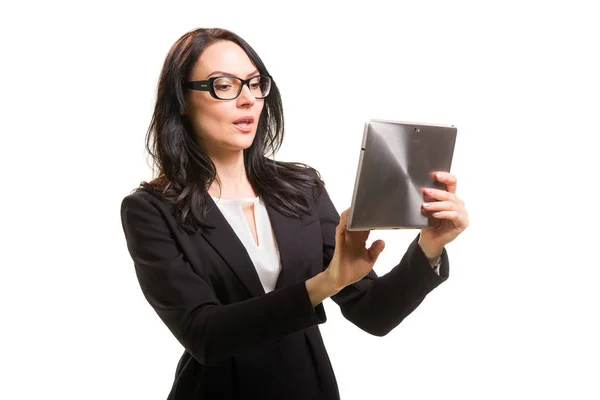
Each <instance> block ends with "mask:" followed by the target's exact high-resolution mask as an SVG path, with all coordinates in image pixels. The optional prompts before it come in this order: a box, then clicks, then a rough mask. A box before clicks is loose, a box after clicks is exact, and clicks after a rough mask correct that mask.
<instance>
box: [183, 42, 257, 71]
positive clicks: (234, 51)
mask: <svg viewBox="0 0 600 400" xmlns="http://www.w3.org/2000/svg"><path fill="white" fill-rule="evenodd" d="M255 70H256V67H255V66H254V64H253V63H252V60H250V58H249V57H248V55H247V54H246V52H245V51H244V50H243V49H242V48H241V47H240V46H238V45H237V44H235V43H233V42H230V41H226V40H221V41H218V42H215V43H212V44H210V45H209V46H207V47H206V49H204V51H203V52H202V54H201V55H200V58H198V62H196V65H195V66H194V68H193V70H192V76H193V78H194V79H205V78H206V77H208V75H210V74H211V73H212V72H214V71H223V72H227V73H230V74H233V75H235V76H239V77H245V76H247V75H248V74H250V73H252V72H253V71H255Z"/></svg>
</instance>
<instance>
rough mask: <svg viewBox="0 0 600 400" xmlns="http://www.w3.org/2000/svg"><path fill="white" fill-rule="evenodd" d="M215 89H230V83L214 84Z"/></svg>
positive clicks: (221, 90)
mask: <svg viewBox="0 0 600 400" xmlns="http://www.w3.org/2000/svg"><path fill="white" fill-rule="evenodd" d="M214 87H215V90H218V91H220V92H225V91H227V90H229V89H231V85H227V84H219V85H214Z"/></svg>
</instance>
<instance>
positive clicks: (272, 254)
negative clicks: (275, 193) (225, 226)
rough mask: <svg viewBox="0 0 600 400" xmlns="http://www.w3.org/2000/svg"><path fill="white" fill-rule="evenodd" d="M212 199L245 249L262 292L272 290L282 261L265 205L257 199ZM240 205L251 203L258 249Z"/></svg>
mask: <svg viewBox="0 0 600 400" xmlns="http://www.w3.org/2000/svg"><path fill="white" fill-rule="evenodd" d="M211 197H212V196H211ZM212 199H213V200H214V201H215V204H216V205H217V207H219V209H220V210H221V213H222V214H223V215H224V216H225V219H226V220H227V222H229V225H231V227H232V228H233V230H234V232H235V233H236V235H237V236H238V238H239V239H240V241H241V242H242V244H243V245H244V247H245V248H246V251H247V252H248V255H249V256H250V259H251V260H252V263H253V264H254V267H255V268H256V272H257V273H258V277H259V278H260V282H261V283H262V285H263V288H264V289H265V293H269V292H271V291H273V290H274V289H275V284H276V283H277V278H278V277H279V273H280V271H281V260H280V258H279V249H278V247H277V241H276V239H275V234H274V233H273V229H272V227H271V220H270V219H269V214H268V213H267V208H266V207H265V203H264V202H263V200H262V199H261V198H260V197H254V198H241V199H235V200H224V199H220V198H217V197H212ZM243 203H254V221H255V224H256V233H257V236H258V246H257V245H256V242H255V241H254V235H253V234H252V229H251V227H250V225H249V224H248V220H247V219H246V216H245V215H244V211H243V209H242V204H243Z"/></svg>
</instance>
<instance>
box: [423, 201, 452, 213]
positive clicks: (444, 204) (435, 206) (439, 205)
mask: <svg viewBox="0 0 600 400" xmlns="http://www.w3.org/2000/svg"><path fill="white" fill-rule="evenodd" d="M423 209H424V210H426V211H459V209H458V205H457V204H456V203H454V202H452V201H449V200H444V201H434V202H431V203H423Z"/></svg>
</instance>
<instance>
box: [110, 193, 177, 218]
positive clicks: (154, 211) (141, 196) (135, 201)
mask: <svg viewBox="0 0 600 400" xmlns="http://www.w3.org/2000/svg"><path fill="white" fill-rule="evenodd" d="M170 213H172V207H171V206H170V205H169V204H167V203H166V202H165V201H164V200H163V199H161V198H160V197H159V196H158V195H156V194H154V193H152V192H151V191H150V190H148V189H145V188H139V189H136V190H135V191H134V192H132V193H130V194H128V195H126V196H125V197H123V198H122V200H121V219H122V220H123V223H125V222H126V221H131V220H136V219H138V218H141V217H144V218H146V219H148V218H156V217H160V218H164V216H166V215H168V214H170Z"/></svg>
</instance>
